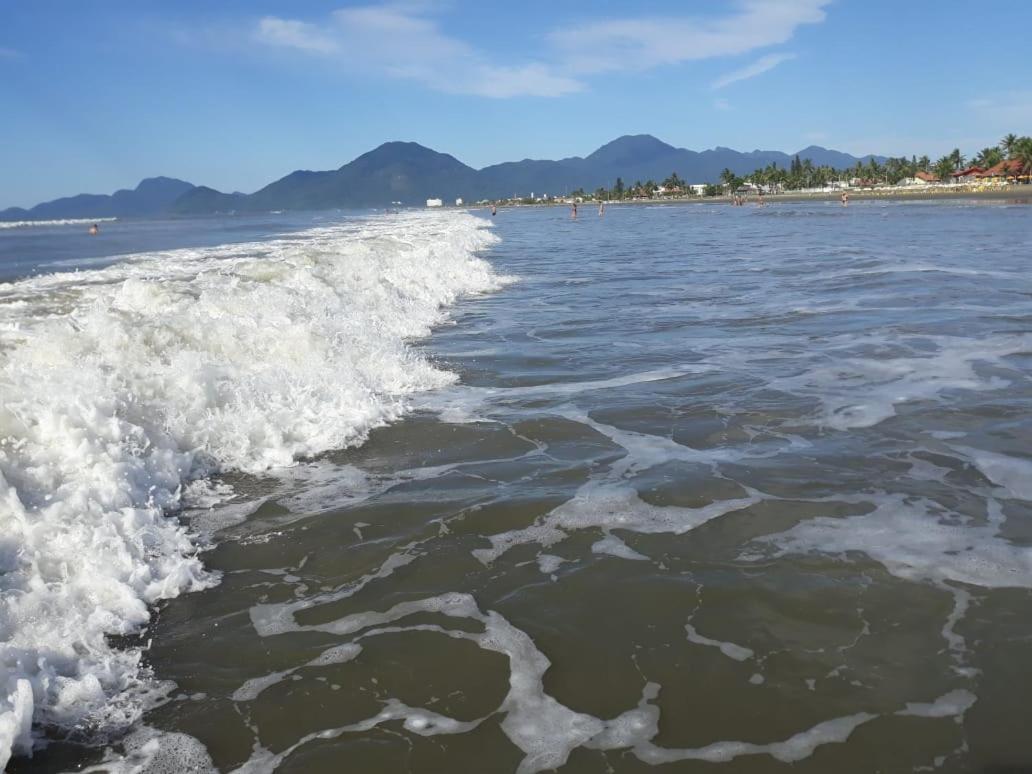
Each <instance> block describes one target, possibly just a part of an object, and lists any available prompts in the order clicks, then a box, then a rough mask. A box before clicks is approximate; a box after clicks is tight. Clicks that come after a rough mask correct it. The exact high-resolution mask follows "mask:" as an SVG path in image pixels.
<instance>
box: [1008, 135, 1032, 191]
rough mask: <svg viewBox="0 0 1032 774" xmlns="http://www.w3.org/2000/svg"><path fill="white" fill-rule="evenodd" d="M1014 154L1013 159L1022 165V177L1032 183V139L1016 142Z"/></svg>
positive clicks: (1026, 138) (1027, 138)
mask: <svg viewBox="0 0 1032 774" xmlns="http://www.w3.org/2000/svg"><path fill="white" fill-rule="evenodd" d="M1012 153H1013V156H1012V157H1013V158H1014V159H1016V160H1017V161H1018V163H1019V164H1020V165H1021V175H1022V176H1023V177H1026V178H1029V182H1032V137H1021V138H1020V139H1017V140H1015V141H1014V148H1013V150H1012Z"/></svg>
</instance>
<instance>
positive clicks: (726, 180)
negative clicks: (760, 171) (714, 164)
mask: <svg viewBox="0 0 1032 774" xmlns="http://www.w3.org/2000/svg"><path fill="white" fill-rule="evenodd" d="M720 182H722V183H723V184H724V185H725V186H726V187H727V188H728V189H730V188H732V187H733V185H734V182H735V173H734V172H732V171H731V170H730V169H728V168H727V167H724V171H723V172H721V173H720Z"/></svg>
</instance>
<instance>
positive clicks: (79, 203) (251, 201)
mask: <svg viewBox="0 0 1032 774" xmlns="http://www.w3.org/2000/svg"><path fill="white" fill-rule="evenodd" d="M795 155H796V154H788V153H782V152H780V151H761V150H754V151H750V152H746V153H743V152H740V151H736V150H732V149H731V148H722V147H717V148H713V149H712V150H706V151H701V152H699V151H692V150H686V149H685V148H675V147H674V146H673V145H668V144H667V143H665V142H663V141H661V140H657V139H656V138H655V137H653V136H651V135H648V134H638V135H626V136H624V137H619V138H617V139H615V140H613V141H612V142H609V143H606V144H605V145H603V146H602V147H601V148H599V149H598V150H596V151H594V152H593V153H591V154H590V155H589V156H586V157H584V158H581V157H579V156H573V157H571V158H566V159H559V160H558V161H548V160H535V159H524V160H523V161H510V162H506V163H504V164H494V165H492V166H489V167H484V168H483V169H480V170H476V169H473V168H472V167H469V166H466V165H465V164H463V163H462V162H461V161H459V160H458V159H456V158H455V157H454V156H450V155H448V154H447V153H439V152H437V151H434V150H431V149H430V148H426V147H423V146H422V145H419V144H418V143H414V142H388V143H384V144H383V145H381V146H380V147H378V148H375V149H374V150H371V151H369V152H368V153H364V154H362V155H361V156H359V157H358V158H356V159H355V160H354V161H351V162H349V163H347V164H345V165H344V166H342V167H340V168H339V169H334V170H327V171H324V172H312V171H308V170H298V171H296V172H291V173H290V174H289V175H287V176H286V177H283V178H280V179H279V180H276V181H275V182H272V183H269V185H267V186H265V187H264V188H262V189H260V190H258V191H255V192H254V193H252V194H242V193H222V192H220V191H216V190H215V189H213V188H208V187H207V186H194V185H192V184H190V183H187V182H184V181H182V180H175V179H173V178H168V177H154V178H148V179H147V180H144V181H143V182H141V183H140V185H138V186H137V187H136V188H135V189H134V190H132V191H128V190H123V191H117V192H115V193H114V194H112V195H110V196H105V195H98V194H80V195H79V196H72V197H69V198H65V199H56V200H55V201H52V202H45V203H43V204H38V205H36V206H35V207H33V208H31V209H29V210H25V209H21V208H18V207H12V208H10V209H7V210H4V211H2V212H0V220H30V219H32V220H49V219H55V218H94V217H109V216H115V217H134V216H135V217H139V216H147V215H160V214H182V215H187V214H211V213H216V212H235V211H252V212H254V211H267V210H301V209H312V210H317V209H326V208H333V207H340V208H347V207H383V206H386V205H389V204H391V203H392V202H401V203H402V204H404V205H416V206H421V205H423V204H424V203H425V201H426V200H427V199H429V198H442V199H444V200H445V201H447V202H450V201H454V200H455V199H456V198H459V197H461V198H463V199H465V200H466V201H467V202H470V201H476V200H478V199H498V198H505V197H509V196H513V195H519V196H529V195H530V194H531V193H532V192H533V193H535V194H537V195H541V194H545V193H548V194H563V193H567V192H569V191H573V190H576V189H577V188H583V189H585V190H588V191H591V190H594V189H596V188H599V187H601V186H606V187H608V186H611V185H612V184H613V182H614V181H615V180H616V178H617V177H621V178H623V181H624V183H625V184H626V185H630V184H632V183H634V182H635V181H636V180H641V181H645V180H648V179H652V180H655V181H660V180H663V179H664V178H666V177H668V176H669V175H670V174H671V173H672V172H676V173H677V174H678V175H679V176H680V177H681V178H682V179H684V180H687V181H688V182H690V183H714V182H717V181H718V180H719V178H720V173H721V172H722V171H723V170H724V169H725V168H727V169H730V170H731V171H732V172H734V173H735V174H737V175H747V174H749V173H750V172H753V171H754V170H756V169H757V168H759V167H765V166H767V165H768V164H771V163H776V164H777V165H778V166H782V167H788V166H789V165H790V164H791V162H792V158H793V157H794V156H795ZM798 155H799V157H800V158H801V159H807V158H808V159H810V160H811V161H812V162H813V163H814V165H816V166H821V165H830V166H833V167H835V168H836V169H844V168H847V167H851V166H853V165H855V164H856V162H857V161H862V162H866V161H868V160H869V159H871V158H875V159H877V160H878V161H879V162H883V161H884V160H885V159H884V157H881V156H873V157H872V156H862V157H859V158H858V157H856V156H851V155H849V154H848V153H841V152H840V151H835V150H828V149H826V148H821V147H819V146H816V145H811V146H810V147H808V148H804V149H803V150H801V151H799V153H798Z"/></svg>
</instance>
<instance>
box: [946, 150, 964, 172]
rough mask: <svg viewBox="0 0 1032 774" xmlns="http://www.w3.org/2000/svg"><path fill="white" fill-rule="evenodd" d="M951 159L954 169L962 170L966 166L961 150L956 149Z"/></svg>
mask: <svg viewBox="0 0 1032 774" xmlns="http://www.w3.org/2000/svg"><path fill="white" fill-rule="evenodd" d="M949 158H950V161H951V162H952V163H953V168H954V169H960V168H961V167H963V166H964V154H962V153H961V152H960V148H954V149H953V152H952V153H951V154H950V156H949Z"/></svg>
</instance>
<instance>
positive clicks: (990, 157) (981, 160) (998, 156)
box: [975, 148, 1003, 169]
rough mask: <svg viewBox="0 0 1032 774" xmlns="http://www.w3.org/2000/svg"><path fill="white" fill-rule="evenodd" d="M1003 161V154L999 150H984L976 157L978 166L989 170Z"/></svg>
mask: <svg viewBox="0 0 1032 774" xmlns="http://www.w3.org/2000/svg"><path fill="white" fill-rule="evenodd" d="M1001 161H1003V152H1002V151H1001V150H1000V149H999V148H982V150H980V151H979V152H978V155H977V156H975V163H976V164H978V166H980V167H982V168H984V169H988V168H989V167H993V166H996V165H997V164H999V163H1000V162H1001Z"/></svg>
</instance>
